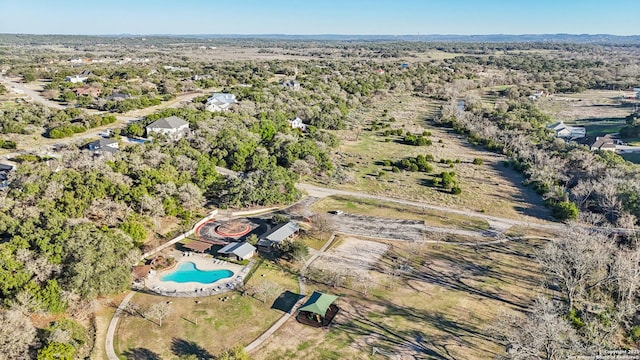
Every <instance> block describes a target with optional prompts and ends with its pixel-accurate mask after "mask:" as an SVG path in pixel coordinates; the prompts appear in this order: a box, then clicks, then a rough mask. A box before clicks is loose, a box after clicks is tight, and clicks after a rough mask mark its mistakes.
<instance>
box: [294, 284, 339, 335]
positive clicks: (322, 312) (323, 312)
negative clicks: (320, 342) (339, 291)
mask: <svg viewBox="0 0 640 360" xmlns="http://www.w3.org/2000/svg"><path fill="white" fill-rule="evenodd" d="M337 299H338V297H337V296H335V295H330V294H325V293H321V292H319V291H314V292H313V294H311V296H309V299H308V300H307V302H306V303H305V304H304V305H302V307H301V308H300V309H298V315H297V316H296V320H298V322H300V323H302V324H305V325H310V326H314V327H321V326H329V324H331V321H333V318H334V317H335V316H336V314H337V313H338V311H340V308H339V307H338V306H337V305H335V304H334V302H335V301H336V300H337Z"/></svg>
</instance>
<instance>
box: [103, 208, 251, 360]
mask: <svg viewBox="0 0 640 360" xmlns="http://www.w3.org/2000/svg"><path fill="white" fill-rule="evenodd" d="M217 214H218V210H214V211H212V212H211V213H209V215H208V216H207V217H205V218H203V219H202V220H200V221H198V222H197V223H196V224H195V225H194V226H193V227H192V228H191V230H189V231H187V232H186V233H184V234H181V235H180V236H178V237H176V238H175V239H173V240H172V241H170V242H169V243H170V245H173V244H175V243H176V242H177V241H179V240H182V239H184V238H185V237H186V236H187V235H185V234H192V233H193V232H194V231H195V229H196V228H197V227H198V226H199V225H200V224H202V223H204V222H206V221H208V220H209V219H211V218H213V217H214V216H216V215H217ZM176 239H178V240H176ZM168 246H169V245H167V244H163V245H160V246H158V247H156V248H155V249H153V250H151V251H150V252H148V253H145V254H143V256H142V258H143V259H144V258H145V257H146V256H150V255H152V254H154V253H156V252H158V251H161V250H162V249H165V248H167V247H168ZM245 275H246V274H245ZM135 294H136V292H135V291H131V292H129V294H127V296H126V297H125V298H124V299H123V300H122V302H121V303H120V305H118V308H117V309H116V312H115V313H114V314H113V317H112V318H111V322H110V323H109V328H108V329H107V338H106V339H105V347H106V348H105V350H106V352H107V357H108V358H109V360H119V359H118V356H117V355H116V352H115V350H114V349H113V338H114V336H115V334H116V329H117V328H118V321H119V320H120V314H122V311H123V310H124V309H125V308H126V307H127V305H128V304H129V301H130V300H131V298H132V297H133V295H135Z"/></svg>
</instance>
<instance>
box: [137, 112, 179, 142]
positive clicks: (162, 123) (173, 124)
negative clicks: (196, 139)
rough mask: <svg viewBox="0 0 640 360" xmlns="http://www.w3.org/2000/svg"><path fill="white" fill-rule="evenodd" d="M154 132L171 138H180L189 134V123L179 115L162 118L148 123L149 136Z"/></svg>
mask: <svg viewBox="0 0 640 360" xmlns="http://www.w3.org/2000/svg"><path fill="white" fill-rule="evenodd" d="M153 134H160V135H164V136H167V137H168V138H170V139H173V140H178V139H180V138H181V137H183V136H185V135H187V134H189V123H188V122H186V121H184V120H182V119H180V118H179V117H177V116H170V117H168V118H162V119H159V120H157V121H155V122H153V123H151V124H149V125H147V137H148V136H151V135H153Z"/></svg>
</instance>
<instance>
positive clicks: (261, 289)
mask: <svg viewBox="0 0 640 360" xmlns="http://www.w3.org/2000/svg"><path fill="white" fill-rule="evenodd" d="M249 290H250V292H251V293H252V296H253V297H255V298H256V299H258V300H260V301H262V302H263V303H265V302H267V300H268V299H269V298H271V297H273V296H275V295H276V294H278V293H279V292H280V291H281V288H280V286H279V285H278V284H277V283H275V282H273V281H269V280H262V281H260V282H258V283H257V284H255V285H253V286H251V288H250V289H249Z"/></svg>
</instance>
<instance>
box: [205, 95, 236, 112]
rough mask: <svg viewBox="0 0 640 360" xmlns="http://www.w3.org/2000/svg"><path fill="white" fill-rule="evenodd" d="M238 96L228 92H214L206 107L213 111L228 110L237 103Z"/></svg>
mask: <svg viewBox="0 0 640 360" xmlns="http://www.w3.org/2000/svg"><path fill="white" fill-rule="evenodd" d="M237 102H238V101H237V100H236V96H235V95H233V94H227V93H215V94H212V95H211V97H210V98H209V99H207V103H206V104H205V106H204V108H205V109H206V110H208V111H211V112H217V111H227V110H228V109H229V108H230V107H231V105H233V104H235V103H237Z"/></svg>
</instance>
